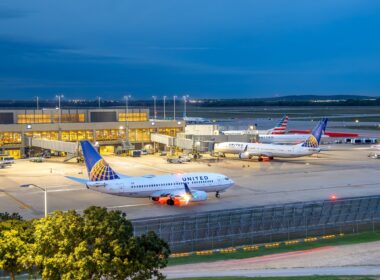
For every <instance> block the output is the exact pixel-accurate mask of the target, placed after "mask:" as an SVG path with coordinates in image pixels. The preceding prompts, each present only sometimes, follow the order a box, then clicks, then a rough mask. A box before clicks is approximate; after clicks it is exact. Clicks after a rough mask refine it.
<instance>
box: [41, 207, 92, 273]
mask: <svg viewBox="0 0 380 280" xmlns="http://www.w3.org/2000/svg"><path fill="white" fill-rule="evenodd" d="M83 237H84V234H83V218H82V217H81V216H80V215H79V214H77V213H76V212H75V211H68V212H66V213H63V212H61V211H56V212H54V213H53V214H51V215H49V216H47V217H45V218H42V219H39V220H35V221H34V238H35V244H34V245H35V251H34V261H35V263H36V265H37V266H38V269H39V272H40V274H41V276H42V277H43V278H44V279H74V277H72V278H70V276H72V274H73V273H75V267H76V265H77V262H78V258H81V257H85V256H86V255H87V254H88V252H87V248H86V246H85V242H84V241H83ZM83 242H84V243H83ZM80 261H82V260H80ZM90 278H91V277H87V279H90ZM75 279H85V278H75Z"/></svg>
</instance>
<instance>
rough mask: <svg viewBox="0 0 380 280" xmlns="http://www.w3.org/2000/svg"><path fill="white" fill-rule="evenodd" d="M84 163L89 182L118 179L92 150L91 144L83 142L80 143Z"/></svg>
mask: <svg viewBox="0 0 380 280" xmlns="http://www.w3.org/2000/svg"><path fill="white" fill-rule="evenodd" d="M80 144H81V146H82V152H83V157H84V161H85V163H86V167H87V173H88V178H89V179H90V181H108V180H114V179H120V177H119V176H118V175H117V174H116V172H115V171H113V169H112V168H111V167H110V166H109V165H108V163H107V162H106V161H105V160H104V159H103V158H102V157H101V156H100V154H99V153H98V152H97V151H96V150H95V149H94V147H93V146H92V144H91V143H90V142H89V141H87V140H85V141H81V142H80Z"/></svg>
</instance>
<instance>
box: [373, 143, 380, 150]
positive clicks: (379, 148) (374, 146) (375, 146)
mask: <svg viewBox="0 0 380 280" xmlns="http://www.w3.org/2000/svg"><path fill="white" fill-rule="evenodd" d="M371 149H374V150H380V144H378V145H372V146H371Z"/></svg>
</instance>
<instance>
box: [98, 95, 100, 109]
mask: <svg viewBox="0 0 380 280" xmlns="http://www.w3.org/2000/svg"><path fill="white" fill-rule="evenodd" d="M98 108H99V109H100V96H98Z"/></svg>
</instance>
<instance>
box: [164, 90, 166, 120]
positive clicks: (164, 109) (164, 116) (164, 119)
mask: <svg viewBox="0 0 380 280" xmlns="http://www.w3.org/2000/svg"><path fill="white" fill-rule="evenodd" d="M165 102H166V96H165V95H164V120H165V119H166V108H165Z"/></svg>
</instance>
